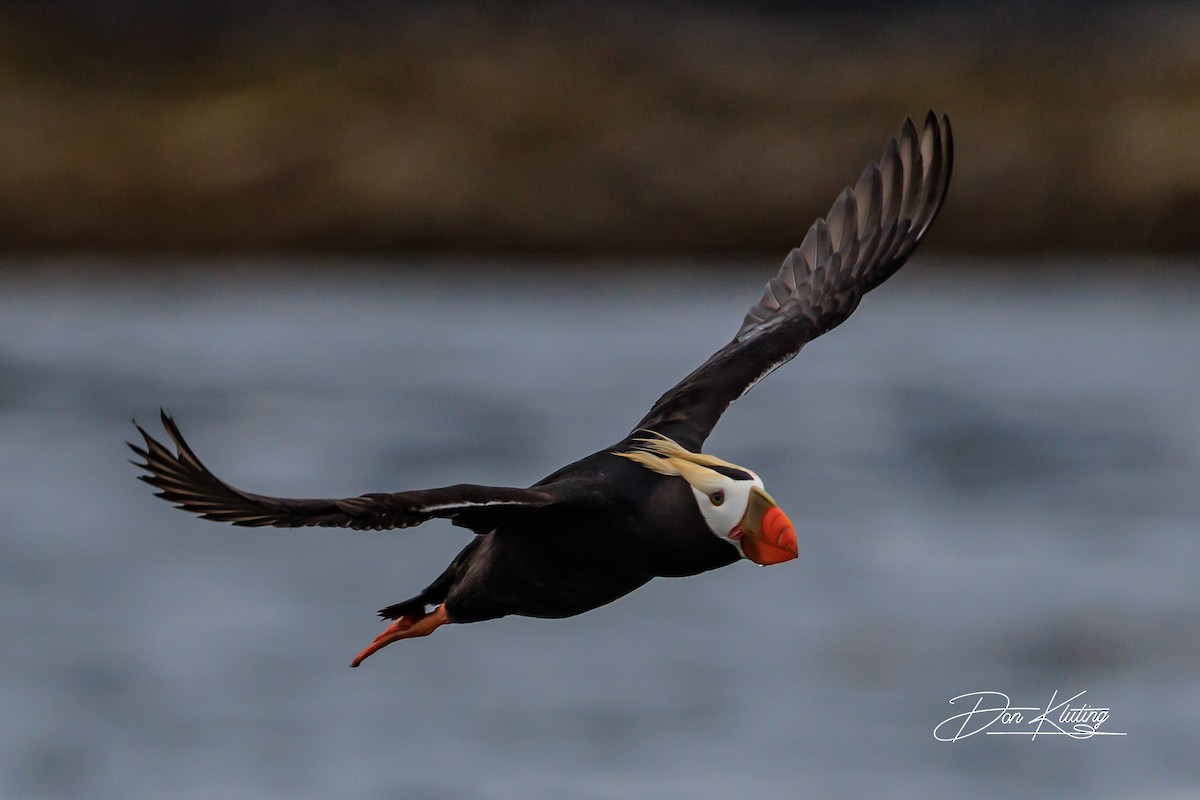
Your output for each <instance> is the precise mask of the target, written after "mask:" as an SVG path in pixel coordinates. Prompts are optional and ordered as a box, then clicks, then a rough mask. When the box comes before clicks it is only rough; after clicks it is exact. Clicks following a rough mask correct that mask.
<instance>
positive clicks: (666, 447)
mask: <svg viewBox="0 0 1200 800" xmlns="http://www.w3.org/2000/svg"><path fill="white" fill-rule="evenodd" d="M615 455H618V456H621V457H622V458H628V459H629V460H631V461H635V462H637V463H638V464H641V465H642V466H643V467H645V468H646V469H649V470H651V471H653V472H657V473H658V474H660V475H676V476H679V477H681V478H683V479H684V480H685V481H687V482H688V485H689V486H690V487H691V488H692V495H693V496H694V497H695V498H696V505H697V506H698V507H699V509H700V515H701V516H702V517H704V522H705V524H706V525H707V526H708V528H709V530H710V531H712V532H713V534H714V535H716V536H718V537H720V538H721V539H722V540H723V541H726V542H728V543H729V544H731V545H733V546H734V547H736V548H737V549H738V552H739V553H741V554H742V557H743V558H748V559H750V560H751V561H753V562H755V563H756V564H762V565H763V566H766V565H768V564H779V563H781V562H783V561H791V560H792V559H793V558H795V557H796V554H797V550H798V548H797V545H796V532H795V530H794V529H793V528H792V522H791V520H789V519H788V518H787V515H786V514H784V513H783V511H781V510H780V508H779V506H778V505H776V504H775V501H774V500H773V499H771V495H769V494H767V492H766V490H765V489H764V488H763V482H762V479H761V478H759V477H758V476H757V475H755V474H754V473H753V472H751V471H750V470H748V469H746V468H745V467H739V466H738V465H737V464H731V463H729V462H728V461H724V460H722V459H720V458H717V457H716V456H711V455H708V454H705V453H693V452H691V451H690V450H686V449H684V448H683V447H680V446H679V445H678V444H677V443H676V442H674V441H672V440H671V439H668V438H667V437H666V436H662V435H661V434H652V435H651V436H648V437H647V438H644V439H640V440H639V446H638V447H636V448H635V449H633V450H630V451H628V452H624V453H616V454H615Z"/></svg>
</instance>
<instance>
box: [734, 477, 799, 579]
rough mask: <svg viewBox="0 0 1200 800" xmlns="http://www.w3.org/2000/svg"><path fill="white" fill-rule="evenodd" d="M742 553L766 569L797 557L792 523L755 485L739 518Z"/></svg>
mask: <svg viewBox="0 0 1200 800" xmlns="http://www.w3.org/2000/svg"><path fill="white" fill-rule="evenodd" d="M740 527H741V529H742V538H741V542H742V552H743V553H744V554H745V555H746V558H748V559H750V560H751V561H753V562H754V563H755V564H761V565H762V566H764V567H766V566H770V565H771V564H782V563H783V562H784V561H791V560H792V559H793V558H795V557H796V556H797V555H799V546H798V545H797V544H796V531H795V530H794V529H793V528H792V521H791V520H790V519H788V518H787V514H784V513H783V511H781V510H780V508H779V506H777V505H775V501H774V500H772V499H771V496H770V495H769V494H767V493H766V492H764V491H763V490H762V489H759V488H758V487H757V486H756V487H754V488H753V489H751V490H750V502H749V503H748V504H747V505H746V516H744V517H742V524H741V526H740Z"/></svg>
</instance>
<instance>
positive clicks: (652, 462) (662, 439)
mask: <svg viewBox="0 0 1200 800" xmlns="http://www.w3.org/2000/svg"><path fill="white" fill-rule="evenodd" d="M646 433H648V434H650V435H649V436H645V437H642V438H640V439H637V440H636V441H637V442H638V445H637V447H636V448H635V449H633V450H630V451H629V452H627V453H613V455H615V456H620V457H621V458H628V459H629V460H630V461H634V462H636V463H638V464H641V465H642V466H643V467H645V468H646V469H648V470H651V471H652V472H657V473H658V474H659V475H671V476H675V475H678V476H679V477H682V478H683V479H684V480H685V481H687V482H688V483H689V484H691V486H692V487H693V488H695V489H696V490H697V491H701V492H704V493H705V494H708V493H710V492H714V491H716V490H718V489H720V488H721V487H722V485H723V483H722V482H723V481H725V480H728V479H727V478H725V477H724V476H722V475H721V474H720V473H719V472H717V471H716V470H714V469H712V467H728V468H729V469H736V470H739V471H741V472H745V473H747V474H749V475H751V476H753V475H754V473H753V472H750V470H748V469H746V468H745V467H739V466H738V465H737V464H731V463H729V462H728V461H725V460H723V459H720V458H717V457H716V456H710V455H707V454H705V453H693V452H692V451H690V450H687V449H684V447H683V446H682V445H680V444H679V443H678V442H676V441H675V440H674V439H671V438H669V437H667V436H663V435H662V434H661V433H657V432H655V431H646Z"/></svg>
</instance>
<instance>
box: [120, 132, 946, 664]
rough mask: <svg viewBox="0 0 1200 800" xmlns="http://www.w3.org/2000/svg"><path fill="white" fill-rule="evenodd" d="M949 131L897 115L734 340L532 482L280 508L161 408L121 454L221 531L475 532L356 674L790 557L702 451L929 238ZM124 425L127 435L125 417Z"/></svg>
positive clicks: (764, 506) (759, 492)
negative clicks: (677, 582) (485, 633)
mask: <svg viewBox="0 0 1200 800" xmlns="http://www.w3.org/2000/svg"><path fill="white" fill-rule="evenodd" d="M952 154H953V145H952V141H951V131H950V120H949V119H948V118H947V117H945V116H942V117H941V118H938V117H937V116H936V115H935V114H934V113H933V112H932V111H930V112H929V113H928V115H927V116H926V118H925V121H924V125H923V127H922V130H921V131H920V132H919V133H918V131H917V127H916V125H914V124H913V122H912V120H911V119H906V120H905V122H904V125H903V127H902V128H901V131H900V135H899V137H898V138H893V139H891V140H890V141H889V142H888V144H887V147H886V148H885V149H884V152H883V156H882V157H881V158H880V160H879V162H878V163H875V162H871V163H870V164H868V165H867V167H866V169H865V170H863V172H862V175H861V176H860V177H859V179H858V182H857V183H855V185H854V187H853V188H850V187H847V188H846V189H845V191H843V192H842V194H841V195H840V196H839V197H838V198H837V200H836V202H834V204H833V207H832V208H831V209H830V211H829V214H828V215H827V216H826V218H825V219H819V220H817V221H816V222H815V223H814V224H813V225H812V227H811V228H809V230H808V234H807V235H806V236H805V237H804V239H803V241H802V243H801V245H800V246H799V247H798V248H796V249H794V250H792V251H791V253H790V254H789V255H788V256H787V258H786V260H785V261H784V262H783V267H782V268H781V269H780V270H779V274H778V275H776V276H775V277H774V278H772V279H771V280H770V281H768V283H767V286H766V289H765V290H764V291H763V293H762V297H761V298H760V299H759V301H758V302H757V303H755V304H754V306H753V307H752V308H751V309H750V311H749V313H747V314H746V317H745V319H744V320H743V322H742V325H741V327H740V328H739V329H738V331H737V334H736V335H735V336H734V337H733V339H732V340H731V341H730V342H729V343H728V344H726V345H725V346H724V347H722V348H721V349H719V350H718V351H717V352H715V353H714V354H713V355H712V356H711V357H710V358H709V359H708V360H707V361H705V362H704V363H703V364H701V365H700V366H699V367H698V368H697V369H695V370H694V371H693V372H692V373H691V374H690V375H688V376H687V377H686V378H684V379H683V380H682V381H680V382H679V383H678V384H676V385H675V386H674V387H673V388H672V389H670V390H669V391H668V392H667V393H666V394H664V395H663V396H662V397H660V398H659V399H658V401H657V402H656V403H654V405H653V406H652V407H651V408H650V411H649V413H647V414H646V416H645V417H643V418H642V419H641V420H640V421H639V422H638V423H637V424H636V425H635V426H634V427H633V429H632V431H631V432H630V433H629V434H628V435H627V436H625V438H623V439H621V440H620V441H619V442H617V443H616V444H615V445H613V446H612V447H608V448H605V449H604V450H601V451H600V452H597V453H593V454H591V455H589V456H587V457H585V458H583V459H580V460H579V461H576V462H575V463H573V464H569V465H567V466H565V467H563V468H562V469H560V470H558V471H557V472H555V473H553V474H552V475H549V476H547V477H546V478H543V479H542V480H540V481H538V482H537V483H535V484H533V485H532V486H530V487H529V488H526V489H520V488H510V487H502V486H477V485H473V484H457V485H454V486H445V487H442V488H437V489H421V490H415V491H405V492H395V493H373V494H363V495H360V496H358V497H350V498H345V499H289V498H282V497H269V496H266V495H260V494H253V493H251V492H246V491H242V490H241V489H235V488H234V487H233V486H230V485H229V484H227V483H225V482H224V481H222V480H221V479H219V478H218V477H217V476H216V475H214V474H213V473H212V472H211V471H209V469H208V467H206V466H205V465H204V464H203V463H202V462H201V461H200V459H199V458H197V457H196V454H195V453H194V452H193V451H192V449H191V447H190V446H189V445H188V443H187V442H186V441H185V440H184V438H183V435H182V434H181V433H180V432H179V428H178V427H177V426H176V424H175V422H174V420H172V419H171V417H169V416H168V415H167V414H166V413H165V412H164V413H163V414H162V424H163V426H164V428H165V429H166V431H167V433H168V434H169V435H170V437H171V439H172V441H173V442H174V444H175V451H174V452H172V451H171V450H170V449H168V448H167V447H166V446H165V445H163V444H162V443H160V442H159V441H157V440H156V439H155V438H154V437H152V436H151V435H150V434H148V433H147V432H146V431H145V430H144V429H143V428H142V427H141V426H137V429H138V431H139V432H140V433H141V435H142V437H143V439H144V440H145V445H144V447H140V446H138V445H134V444H130V445H129V446H130V447H131V448H132V449H133V451H134V452H135V453H136V454H137V455H138V456H139V457H140V458H141V459H142V462H140V463H139V462H134V463H135V465H136V466H138V467H139V468H141V469H142V470H144V471H145V474H143V475H139V476H138V477H139V478H140V479H141V480H143V481H145V482H146V483H148V484H150V485H151V486H153V487H154V488H156V489H157V490H158V492H157V493H156V495H157V496H158V497H161V498H163V499H164V500H166V501H168V502H170V503H172V504H174V505H175V506H176V507H178V508H181V509H183V510H184V511H190V512H192V513H195V514H198V515H200V516H201V517H203V518H204V519H210V520H216V521H218V522H230V523H233V524H234V525H244V526H251V527H256V526H266V525H271V526H274V527H277V528H294V527H303V526H310V525H320V526H328V527H340V528H354V529H358V530H385V529H393V528H409V527H412V526H415V525H420V524H421V523H423V522H426V521H428V520H430V519H433V518H442V519H449V520H450V521H451V522H452V523H453V524H455V525H458V526H460V527H463V528H467V529H469V530H471V531H473V532H474V533H475V537H474V538H473V539H472V540H471V541H470V542H469V543H468V544H467V545H466V547H464V548H463V549H462V551H461V552H460V553H459V554H458V555H457V556H456V557H455V558H454V560H453V561H451V562H450V565H449V566H448V567H447V568H446V570H445V571H444V572H442V574H441V575H440V576H438V578H437V579H436V580H435V581H433V583H431V584H430V585H429V586H428V587H427V588H426V589H425V590H424V591H422V592H421V593H420V594H417V595H416V596H415V597H412V598H410V599H408V600H405V601H403V602H401V603H396V604H394V605H390V606H388V607H387V608H385V609H383V610H381V611H380V612H379V614H380V616H381V617H383V618H384V619H386V620H391V621H392V623H391V624H390V625H389V626H388V627H387V629H386V630H384V631H383V633H381V634H379V636H377V637H376V638H375V640H374V641H373V642H372V643H371V644H370V645H369V646H368V647H367V648H366V649H364V650H363V651H362V652H361V653H359V654H358V655H357V656H356V657H355V658H354V661H353V662H352V663H351V666H353V667H357V666H358V665H359V664H360V663H362V661H363V660H364V659H365V658H367V657H368V656H370V655H371V654H373V653H375V652H377V651H378V650H380V649H382V648H384V647H386V646H387V645H389V644H391V643H392V642H396V641H399V640H401V639H410V638H413V637H417V636H426V635H428V634H430V633H432V632H433V631H434V630H435V629H436V628H438V627H439V626H441V625H445V624H449V623H460V624H461V623H467V622H480V621H483V620H489V619H496V618H499V617H503V616H507V615H509V614H516V615H522V616H529V617H543V618H560V617H570V616H573V615H576V614H582V613H583V612H585V611H590V610H592V609H594V608H597V607H599V606H602V605H605V604H606V603H611V602H612V601H614V600H616V599H617V598H619V597H622V596H624V595H626V594H628V593H629V592H632V591H633V590H635V589H637V588H638V587H640V586H642V585H644V584H646V583H647V582H649V581H650V580H651V579H652V578H655V577H678V576H685V575H695V574H698V573H701V572H705V571H707V570H711V569H716V568H718V567H723V566H726V565H727V564H732V563H733V562H735V561H738V560H740V559H743V558H744V559H748V560H750V561H753V562H755V563H757V564H762V565H770V564H779V563H781V562H785V561H789V560H791V559H794V558H796V556H797V542H796V533H795V529H794V527H793V525H792V522H791V521H790V520H789V519H788V517H787V515H786V514H785V513H784V512H783V511H782V510H781V509H780V508H779V506H778V505H777V504H776V502H775V500H774V499H772V497H771V495H770V494H768V493H767V490H766V487H765V486H764V484H763V481H762V479H761V478H760V477H759V476H758V474H757V473H755V472H754V471H753V470H751V469H749V468H747V467H742V466H738V465H737V464H734V463H731V462H729V461H726V460H724V459H721V458H717V457H716V456H713V455H710V454H706V453H702V452H701V448H702V446H703V445H704V441H705V439H706V438H708V435H709V434H710V433H711V432H712V429H713V427H714V426H715V425H716V424H717V421H718V420H719V419H720V418H721V415H722V414H723V413H724V412H725V409H727V408H728V407H729V406H730V404H732V403H733V402H734V401H735V400H737V399H738V398H739V397H741V396H742V395H743V394H745V393H746V392H747V391H749V390H750V388H751V387H753V386H754V385H755V384H756V383H758V381H760V380H762V378H763V377H765V376H766V375H767V374H769V373H770V372H771V371H773V370H774V369H776V368H777V367H779V366H780V365H782V364H784V363H786V362H787V361H790V360H791V359H792V358H793V357H794V356H795V355H796V354H797V353H799V352H800V349H801V348H802V347H804V345H805V344H807V343H808V342H810V341H812V340H813V339H815V338H817V337H818V336H820V335H821V334H823V333H826V332H828V331H830V330H832V329H833V328H835V327H837V326H838V325H840V324H841V323H842V322H843V321H845V319H846V318H847V317H848V316H850V314H851V312H853V311H854V309H855V308H856V307H857V306H858V304H859V301H860V300H862V297H863V295H864V294H866V293H867V292H869V291H870V290H871V289H874V288H875V287H876V286H878V285H879V284H881V283H883V281H885V280H887V278H888V277H889V276H891V275H892V274H893V273H894V272H895V271H896V270H897V269H899V268H900V266H901V265H902V264H903V263H904V262H905V261H906V260H907V259H908V257H909V256H910V255H912V253H913V251H914V250H915V249H916V246H917V243H918V242H920V241H921V238H922V237H923V236H924V235H925V233H926V231H928V230H929V226H930V225H931V224H932V223H933V220H934V218H935V217H936V216H937V214H938V211H939V210H940V209H941V207H942V202H943V201H944V200H945V198H946V190H947V188H948V186H949V183H950V171H951V162H952ZM134 424H135V426H136V425H137V423H136V422H135V423H134Z"/></svg>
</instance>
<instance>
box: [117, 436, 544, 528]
mask: <svg viewBox="0 0 1200 800" xmlns="http://www.w3.org/2000/svg"><path fill="white" fill-rule="evenodd" d="M162 423H163V427H165V428H166V430H167V433H168V434H170V436H171V439H172V440H174V442H175V448H176V452H175V453H172V452H171V451H170V450H169V449H168V448H167V447H166V446H164V445H163V444H161V443H160V442H159V441H157V440H156V439H155V438H154V437H152V436H151V435H150V434H148V433H146V431H145V430H144V429H143V428H142V427H141V426H140V425H137V423H136V422H135V423H134V424H135V425H137V429H138V432H139V433H141V434H142V438H143V439H145V441H146V446H145V449H143V448H141V447H138V446H137V445H134V444H130V445H129V447H130V448H131V449H132V450H133V452H135V453H137V454H138V455H139V456H141V457H142V458H143V459H145V462H144V463H138V462H136V461H135V462H133V463H134V464H135V465H136V466H138V467H140V468H142V469H144V470H145V471H146V473H147V474H145V475H139V476H138V477H139V478H140V479H141V480H143V481H145V482H146V483H148V484H150V485H151V486H153V487H155V488H156V489H158V490H159V491H158V492H157V496H158V497H161V498H163V499H164V500H166V501H167V502H169V503H172V504H174V505H175V506H176V507H177V508H181V509H183V510H184V511H191V512H192V513H194V514H199V515H200V516H201V517H203V518H204V519H211V520H217V521H218V522H231V523H233V524H234V525H246V526H253V527H257V526H263V525H273V526H275V527H276V528H300V527H306V526H310V525H322V526H326V527H335V528H355V529H357V530H375V531H378V530H385V529H388V528H410V527H412V526H414V525H420V524H421V523H422V522H426V521H427V520H430V519H432V518H434V517H441V518H446V519H450V520H453V521H454V523H455V524H457V525H461V526H462V527H466V528H471V529H472V530H475V531H477V532H479V533H487V532H489V531H490V530H492V528H493V527H494V526H495V524H496V522H497V521H498V520H500V519H503V518H504V517H505V516H506V515H509V516H511V515H512V514H513V513H520V512H523V511H531V510H536V509H540V508H545V507H547V506H549V505H551V504H552V503H553V499H552V496H551V494H550V493H549V492H548V491H544V490H540V489H513V488H508V487H503V486H473V485H470V484H460V485H457V486H446V487H443V488H440V489H424V490H420V491H413V492H395V493H387V494H384V493H381V494H364V495H361V496H359V497H348V498H345V499H342V500H322V499H291V498H286V497H268V496H266V495H261V494H252V493H250V492H243V491H242V490H240V489H235V488H233V487H232V486H230V485H229V484H227V483H225V482H224V481H222V480H221V479H219V478H218V477H217V476H216V475H213V474H212V473H211V472H210V471H209V470H208V467H206V466H204V464H203V463H201V461H200V459H198V458H197V457H196V454H195V453H193V452H192V448H191V447H189V446H188V443H187V442H186V441H184V438H183V435H182V434H181V433H180V432H179V428H178V427H176V425H175V421H174V420H173V419H171V418H170V417H169V416H167V414H166V413H165V412H164V413H163V414H162Z"/></svg>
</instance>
